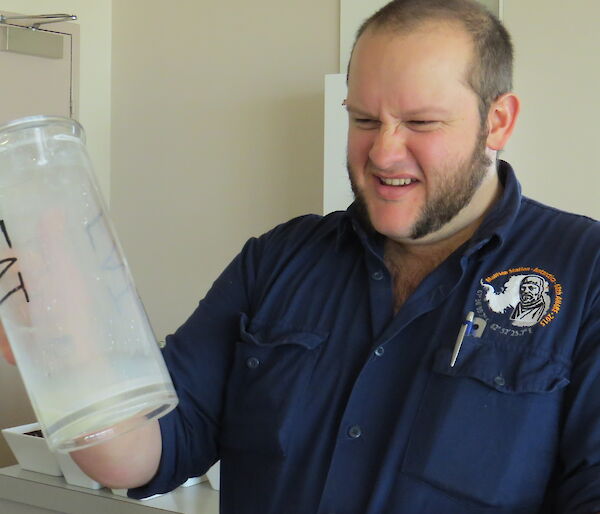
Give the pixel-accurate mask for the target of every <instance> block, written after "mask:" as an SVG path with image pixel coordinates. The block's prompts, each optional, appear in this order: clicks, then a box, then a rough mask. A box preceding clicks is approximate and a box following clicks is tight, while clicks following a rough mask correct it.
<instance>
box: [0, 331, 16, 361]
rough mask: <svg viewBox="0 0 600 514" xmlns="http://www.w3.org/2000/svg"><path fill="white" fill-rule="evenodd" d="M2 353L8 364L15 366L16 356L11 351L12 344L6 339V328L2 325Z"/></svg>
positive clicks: (0, 337) (0, 334)
mask: <svg viewBox="0 0 600 514" xmlns="http://www.w3.org/2000/svg"><path fill="white" fill-rule="evenodd" d="M0 351H1V352H2V356H3V357H4V360H5V361H6V362H8V363H9V364H12V365H14V364H15V356H14V355H13V352H12V350H11V349H10V344H9V343H8V338H7V337H6V332H4V327H3V326H2V325H0Z"/></svg>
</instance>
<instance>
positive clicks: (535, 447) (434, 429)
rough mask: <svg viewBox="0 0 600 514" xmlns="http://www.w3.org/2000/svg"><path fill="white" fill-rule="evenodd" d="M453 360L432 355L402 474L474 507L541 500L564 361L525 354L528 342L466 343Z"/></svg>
mask: <svg viewBox="0 0 600 514" xmlns="http://www.w3.org/2000/svg"><path fill="white" fill-rule="evenodd" d="M451 354H452V349H451V348H447V347H444V348H441V349H439V350H438V351H437V353H436V354H435V356H434V359H433V368H432V371H433V372H432V374H431V376H430V379H429V382H428V384H427V387H426V390H425V393H424V395H423V398H422V402H421V405H420V408H419V411H418V413H417V416H416V418H415V422H414V425H413V427H412V430H411V436H410V440H409V443H408V447H407V451H406V454H405V457H404V462H403V464H402V472H403V473H405V474H407V475H410V476H411V477H413V478H417V479H420V480H422V481H425V482H427V483H428V484H430V485H433V486H434V487H436V488H438V489H441V490H442V491H444V492H445V493H446V494H448V495H450V496H453V497H454V499H460V500H462V501H465V502H466V503H471V505H473V506H476V505H479V506H483V507H497V508H498V509H505V508H509V509H510V508H512V509H515V511H516V509H519V508H524V507H527V506H528V505H535V504H537V503H539V502H541V500H542V498H543V496H544V492H545V488H546V484H547V481H548V480H549V478H550V474H551V472H552V469H553V467H554V466H555V462H556V451H557V444H558V433H559V423H560V407H561V398H562V390H563V389H564V387H565V386H566V385H567V384H568V383H569V380H568V376H569V366H568V363H566V362H563V361H560V360H558V359H556V358H553V357H552V356H551V355H546V354H542V353H533V352H530V351H529V348H528V346H527V342H526V341H525V342H518V343H516V344H515V343H513V342H511V341H491V342H486V341H482V340H481V339H477V338H474V337H467V338H465V340H464V342H463V346H462V348H461V351H460V355H459V358H458V360H457V362H456V365H455V366H454V367H450V359H451ZM493 511H495V510H493ZM493 511H492V512H493ZM499 511H500V510H499ZM465 512H467V510H465Z"/></svg>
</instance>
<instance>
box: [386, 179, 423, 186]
mask: <svg viewBox="0 0 600 514" xmlns="http://www.w3.org/2000/svg"><path fill="white" fill-rule="evenodd" d="M379 180H381V182H382V183H383V184H385V185H386V186H408V184H411V183H413V182H416V181H415V180H413V179H411V178H379Z"/></svg>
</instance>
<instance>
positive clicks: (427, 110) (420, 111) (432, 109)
mask: <svg viewBox="0 0 600 514" xmlns="http://www.w3.org/2000/svg"><path fill="white" fill-rule="evenodd" d="M342 105H343V106H344V107H345V108H346V110H347V111H348V112H352V113H353V114H358V115H359V116H364V117H365V118H376V116H375V115H373V114H370V113H368V112H366V111H363V110H362V109H359V108H358V107H356V106H354V105H352V104H349V103H348V102H347V101H346V100H344V102H343V103H342ZM425 115H427V116H449V115H450V111H448V110H446V109H444V108H442V107H437V106H434V105H429V106H424V107H417V108H415V109H410V110H408V111H405V112H404V113H402V117H403V118H404V119H410V118H413V117H419V116H425Z"/></svg>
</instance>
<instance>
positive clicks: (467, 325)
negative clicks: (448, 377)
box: [450, 311, 475, 368]
mask: <svg viewBox="0 0 600 514" xmlns="http://www.w3.org/2000/svg"><path fill="white" fill-rule="evenodd" d="M474 318H475V313H474V312H472V311H471V312H469V313H468V314H467V318H466V319H465V321H463V323H462V325H461V326H460V330H459V331H458V337H457V338H456V343H455V344H454V350H453V351H452V358H451V359H450V367H451V368H453V367H454V365H455V364H456V359H457V358H458V354H459V353H460V348H461V346H462V343H463V340H464V338H465V336H468V335H469V334H470V333H471V331H472V330H473V319H474Z"/></svg>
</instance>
